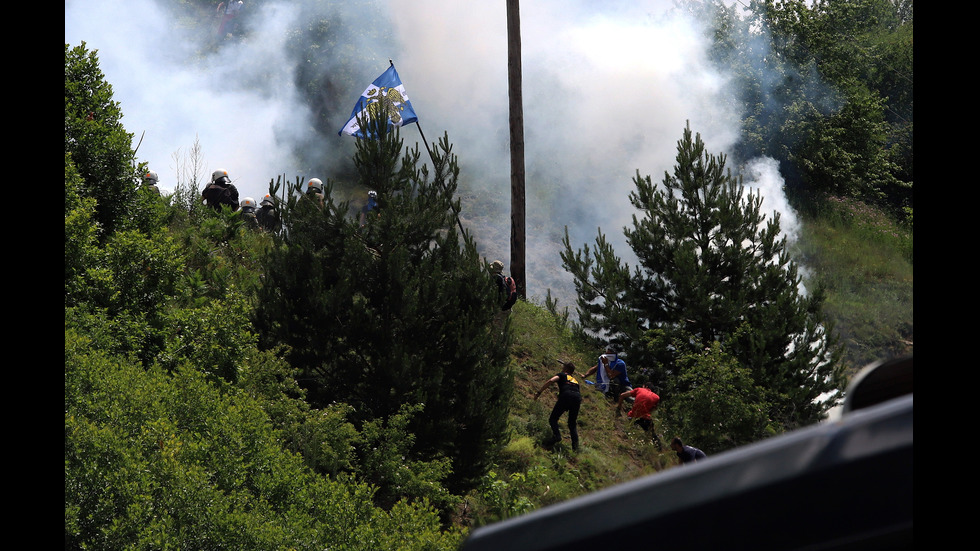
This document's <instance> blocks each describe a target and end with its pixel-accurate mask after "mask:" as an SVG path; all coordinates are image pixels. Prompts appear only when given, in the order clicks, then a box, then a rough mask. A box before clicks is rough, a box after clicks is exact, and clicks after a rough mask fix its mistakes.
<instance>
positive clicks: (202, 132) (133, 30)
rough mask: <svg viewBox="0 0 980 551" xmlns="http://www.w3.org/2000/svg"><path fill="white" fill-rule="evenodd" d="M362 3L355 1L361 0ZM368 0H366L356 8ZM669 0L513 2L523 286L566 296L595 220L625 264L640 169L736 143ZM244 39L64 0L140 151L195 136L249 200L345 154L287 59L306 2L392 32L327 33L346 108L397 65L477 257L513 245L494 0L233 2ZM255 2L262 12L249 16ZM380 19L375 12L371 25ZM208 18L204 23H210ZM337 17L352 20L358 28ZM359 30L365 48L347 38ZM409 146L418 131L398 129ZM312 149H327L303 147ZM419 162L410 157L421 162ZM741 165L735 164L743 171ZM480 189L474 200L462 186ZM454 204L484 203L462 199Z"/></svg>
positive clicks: (693, 36) (499, 24) (502, 10)
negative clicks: (446, 158) (358, 55)
mask: <svg viewBox="0 0 980 551" xmlns="http://www.w3.org/2000/svg"><path fill="white" fill-rule="evenodd" d="M362 4H363V5H362ZM364 5H369V7H370V8H371V10H365V9H364ZM671 5H672V2H671V1H670V0H635V1H610V2H593V1H591V0H537V1H535V2H524V3H522V6H521V14H520V15H521V48H522V73H523V98H524V123H525V129H524V132H525V147H526V150H525V169H526V174H527V178H526V211H527V226H526V227H527V254H526V259H527V283H528V296H529V298H532V299H538V300H540V299H543V297H544V295H545V293H546V292H547V290H548V289H551V290H552V293H553V295H554V296H556V297H559V300H560V306H561V305H565V306H570V307H571V306H572V305H573V303H574V290H573V289H571V279H570V276H569V275H568V274H566V273H565V272H564V270H562V268H561V258H560V257H559V250H560V248H561V242H560V241H561V237H562V236H563V234H564V231H565V228H566V227H567V228H568V231H569V235H570V238H571V242H572V244H573V246H575V247H576V248H577V247H578V246H581V245H584V244H586V243H591V242H592V241H594V239H595V237H596V235H597V231H598V229H599V228H601V230H602V232H603V233H604V234H605V235H606V236H607V237H608V238H609V240H610V241H611V242H612V243H613V244H614V246H615V248H616V250H617V252H618V253H620V254H621V255H622V257H623V258H624V260H626V261H629V259H630V258H631V251H629V249H628V247H627V246H626V244H625V239H624V238H623V236H622V228H623V227H625V226H627V225H629V224H630V223H631V217H632V216H633V214H634V209H633V208H632V206H631V205H630V203H629V200H628V193H629V192H630V191H631V190H632V189H633V182H632V178H633V177H634V176H635V175H636V172H637V171H639V172H640V174H641V175H644V176H645V175H650V176H651V177H652V178H653V180H654V181H659V180H660V179H662V176H663V174H664V172H671V171H672V170H673V165H674V156H675V155H676V147H677V141H678V140H679V139H680V138H681V134H682V131H683V129H684V127H685V126H686V125H687V124H690V127H691V129H692V130H693V131H695V132H698V133H700V134H701V136H702V139H703V140H704V141H705V143H706V145H707V147H708V150H709V152H712V153H724V152H726V151H727V150H728V149H729V148H730V147H731V146H732V144H734V142H735V140H736V138H737V130H738V122H739V118H740V113H739V112H737V111H734V110H733V106H734V105H735V104H736V102H735V101H734V100H733V98H732V97H731V93H732V91H733V90H732V88H731V86H729V83H728V77H727V76H726V75H725V74H723V73H721V72H719V71H718V70H717V69H715V68H714V67H713V66H712V65H711V64H710V63H709V61H708V59H707V48H708V46H709V44H708V41H707V40H706V38H705V34H704V32H703V31H704V29H703V26H702V23H701V22H698V21H695V20H693V19H691V18H690V17H688V16H685V15H682V14H677V13H672V12H671V11H670V7H671ZM245 6H246V7H245V9H246V10H254V12H255V13H253V14H252V17H250V18H249V19H248V21H249V25H250V26H249V28H248V31H249V38H248V40H246V41H226V42H222V43H221V45H220V47H219V48H217V49H212V50H209V53H208V54H207V55H205V56H202V55H200V52H201V51H202V44H204V43H205V42H204V41H205V40H207V39H208V38H209V32H210V29H211V28H212V27H213V24H214V23H213V18H214V14H211V13H202V14H201V17H202V18H203V19H205V20H206V21H205V22H204V23H200V22H198V23H195V24H187V22H186V21H177V20H175V17H174V16H173V15H172V14H171V12H168V11H166V10H165V9H164V8H163V7H162V6H161V4H158V3H157V2H155V1H154V0H127V1H125V2H124V1H121V0H66V3H65V42H66V43H67V44H69V45H70V46H75V45H78V44H79V43H81V42H82V41H84V42H85V43H86V44H87V46H88V47H89V49H92V50H98V55H99V60H100V66H101V68H102V70H103V72H104V73H105V75H106V79H107V80H108V81H109V83H110V84H112V86H113V89H114V97H115V99H116V101H119V102H120V103H121V108H122V112H123V115H124V118H123V124H124V125H125V126H126V128H127V130H128V131H129V132H132V133H134V134H135V138H134V147H135V145H136V141H138V140H139V139H140V137H141V136H142V143H141V144H140V147H139V150H138V152H137V157H138V160H141V161H147V162H148V163H149V166H150V168H151V169H154V170H157V172H159V173H160V176H161V187H162V188H163V189H164V190H165V191H170V190H172V189H173V187H174V185H175V183H176V182H177V181H178V177H179V175H178V174H177V173H176V171H177V166H175V161H174V157H175V153H179V152H186V151H187V149H188V148H189V147H190V146H191V145H192V144H193V143H194V142H195V141H196V140H197V141H199V143H200V145H201V147H202V150H203V156H204V158H205V162H206V165H207V166H206V170H207V173H208V174H210V172H211V171H212V170H215V169H217V168H223V169H225V170H227V171H228V172H229V175H230V176H231V177H232V179H233V180H234V182H235V184H236V186H237V187H238V188H239V191H240V194H241V196H242V197H246V196H251V197H255V198H258V197H262V196H264V195H265V193H267V191H268V183H269V180H270V179H274V178H275V177H276V176H277V175H280V174H286V175H287V177H289V178H292V177H293V176H297V175H305V176H318V177H320V178H322V179H324V180H326V179H327V178H332V177H334V175H332V174H309V173H306V172H300V171H302V170H305V169H304V168H303V167H309V166H320V167H323V166H337V167H341V166H344V165H345V163H346V165H351V164H352V163H351V161H350V155H351V153H352V152H353V143H354V142H353V140H354V138H351V137H349V136H337V135H336V134H334V135H332V136H331V135H327V136H323V135H321V134H318V133H316V132H315V131H313V127H314V124H313V122H312V118H313V116H314V115H313V113H311V111H310V109H309V108H308V106H307V105H305V103H304V102H303V101H302V99H301V94H299V93H298V91H297V90H295V89H294V84H293V83H294V72H295V71H296V70H297V63H298V62H297V61H296V60H292V59H290V57H289V55H288V54H287V53H286V46H287V43H286V41H287V40H288V37H289V36H290V34H289V32H288V29H289V28H290V27H291V26H293V25H295V24H296V18H297V17H299V16H300V14H301V13H309V12H303V10H318V9H319V10H329V11H330V12H331V13H324V14H323V15H324V16H330V17H342V18H345V19H346V20H347V21H348V22H349V23H351V22H357V21H359V19H360V18H362V17H363V14H364V13H365V12H367V11H369V12H370V13H371V14H372V16H371V17H370V18H367V20H364V21H363V24H364V25H371V26H374V27H376V26H378V25H383V26H387V27H388V28H390V29H391V40H390V42H389V43H384V41H380V42H379V41H373V42H366V41H362V40H361V39H360V37H359V36H350V37H338V38H337V39H338V40H339V41H346V42H349V44H350V47H351V48H357V50H356V51H358V52H363V53H364V56H363V57H364V60H365V63H364V64H363V66H361V67H354V68H347V71H348V72H351V73H354V74H356V75H362V77H363V81H362V82H360V83H359V84H358V85H357V87H356V88H355V89H351V90H349V91H348V95H349V105H345V106H342V108H341V109H339V111H340V112H343V113H344V116H343V120H342V119H340V118H338V120H336V121H332V123H333V124H334V126H335V127H336V129H338V130H339V129H340V128H341V127H342V126H343V125H344V123H345V122H346V116H347V114H349V112H350V108H351V107H353V105H354V102H355V101H356V99H357V97H358V96H359V95H360V93H361V92H362V91H363V89H364V87H366V86H367V85H368V84H369V83H370V82H371V81H372V80H373V79H374V78H375V77H377V76H378V75H380V74H381V73H382V72H383V71H384V70H385V69H386V68H387V62H388V59H391V60H393V61H394V63H395V66H396V68H397V69H398V72H399V74H400V76H401V78H402V81H403V84H404V85H405V88H406V90H407V92H408V94H409V96H410V98H411V101H412V104H413V106H414V107H415V110H416V113H417V114H418V116H419V125H420V126H421V129H422V131H424V132H425V138H426V139H427V140H428V141H429V142H433V141H435V140H437V139H439V138H441V137H442V136H443V133H444V132H445V133H447V134H448V137H449V140H450V142H452V143H453V145H454V149H453V151H454V153H456V154H457V155H458V157H459V160H460V164H461V168H462V174H461V178H462V182H461V184H460V189H459V193H460V195H461V197H463V199H464V212H463V213H462V214H463V218H464V225H467V226H468V228H470V229H471V231H473V233H474V235H475V237H476V238H477V241H478V242H479V243H480V244H481V250H482V252H483V254H484V256H486V257H487V259H488V260H493V259H495V258H499V259H501V260H503V261H504V262H505V264H506V263H507V261H508V259H509V258H510V249H509V241H510V160H509V159H510V157H509V126H508V124H509V122H508V83H507V28H506V6H505V2H502V1H501V2H455V1H452V0H416V1H413V2H405V1H398V0H389V1H384V0H378V1H370V0H362V1H361V2H355V1H350V2H327V1H316V0H306V1H305V2H285V1H281V2H280V1H261V2H260V1H259V0H253V2H252V3H249V2H248V1H247V0H246V3H245ZM256 13H257V14H258V16H257V17H256V16H255V15H256ZM379 13H381V14H385V15H386V16H387V21H379V20H377V14H379ZM208 18H211V19H210V20H209V19H208ZM348 28H357V27H356V23H352V24H349V25H348ZM359 41H360V42H362V43H359ZM402 137H403V138H404V139H405V141H406V144H407V145H413V144H414V143H415V142H421V141H422V139H421V137H420V136H419V131H418V129H417V128H416V127H414V125H413V126H410V127H406V128H403V129H402ZM310 155H318V156H321V157H327V159H316V160H311V159H310V158H307V157H308V156H310ZM423 158H424V157H423ZM752 166H754V167H756V168H755V172H753V173H752V174H753V176H752V177H751V178H752V179H753V180H754V181H755V182H757V183H758V186H759V189H760V190H761V191H762V192H763V193H764V196H765V202H764V203H763V206H764V208H765V209H767V210H772V209H779V210H780V212H781V213H782V214H781V216H782V220H783V226H784V228H786V227H787V226H789V222H790V221H792V220H795V215H793V213H792V211H791V210H789V207H788V205H786V203H785V199H784V198H783V195H782V191H781V179H780V177H779V175H778V171H776V170H775V168H774V166H773V165H772V164H756V165H752ZM748 178H749V177H748V176H747V179H748ZM474 197H479V198H480V201H478V202H475V203H470V202H468V201H467V198H474ZM468 204H477V205H480V209H482V211H481V212H467V211H466V206H467V205H468Z"/></svg>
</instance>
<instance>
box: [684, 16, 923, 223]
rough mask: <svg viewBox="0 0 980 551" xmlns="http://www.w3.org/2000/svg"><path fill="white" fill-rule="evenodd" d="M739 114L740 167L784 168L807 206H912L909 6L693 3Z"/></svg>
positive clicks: (791, 188)
mask: <svg viewBox="0 0 980 551" xmlns="http://www.w3.org/2000/svg"><path fill="white" fill-rule="evenodd" d="M686 7H687V9H689V10H691V11H693V12H694V13H695V15H696V16H698V17H699V18H701V19H703V20H708V21H711V22H712V23H711V24H710V25H709V26H708V32H709V33H710V38H711V40H712V42H713V48H712V50H711V54H712V57H713V59H714V61H715V62H716V63H717V64H718V65H719V67H720V68H721V69H723V70H725V71H726V72H727V73H729V74H731V75H732V76H733V80H732V83H733V85H734V86H733V89H734V91H735V93H736V98H737V102H738V108H739V109H740V110H741V111H742V113H743V115H742V129H741V139H740V140H739V143H738V144H737V145H736V146H735V147H734V149H733V151H732V156H733V158H734V160H735V162H736V164H738V163H741V162H744V161H747V160H749V159H752V158H754V157H757V156H761V155H765V156H768V157H771V158H774V159H776V160H777V161H779V163H780V166H779V168H780V173H781V174H782V175H783V176H784V178H785V179H786V188H787V192H788V193H789V194H790V197H791V198H792V199H793V200H794V201H795V202H796V204H797V206H798V207H800V208H809V207H811V206H812V204H813V203H814V202H819V199H820V198H821V197H823V196H824V195H825V194H835V195H839V196H848V197H859V198H861V199H863V200H865V201H868V202H869V203H872V204H877V205H881V206H883V207H887V208H888V209H889V210H890V211H891V212H892V213H896V214H901V213H902V212H903V209H911V207H912V178H913V171H912V122H913V87H912V76H913V64H912V28H913V27H912V0H818V1H815V2H810V1H804V0H758V1H754V2H750V3H749V4H748V7H749V9H748V10H743V9H741V8H740V6H738V5H732V6H730V7H729V6H726V5H725V3H724V2H721V1H718V0H716V1H713V2H704V3H702V2H697V3H694V2H692V3H688V4H687V5H686Z"/></svg>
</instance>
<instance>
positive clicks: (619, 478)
mask: <svg viewBox="0 0 980 551" xmlns="http://www.w3.org/2000/svg"><path fill="white" fill-rule="evenodd" d="M797 254H798V258H799V261H800V262H802V263H803V265H804V266H805V270H804V274H805V275H806V285H807V287H808V288H811V289H813V288H816V287H817V286H818V285H822V286H823V287H824V288H825V290H826V293H827V295H826V303H825V312H826V314H827V315H828V317H829V318H830V319H831V320H832V321H833V323H834V325H835V330H836V331H837V333H838V334H839V335H840V337H841V344H843V345H844V346H845V348H846V353H845V359H844V361H846V362H847V364H848V367H849V370H850V371H851V372H852V373H854V372H856V371H858V370H859V369H860V368H861V367H863V366H864V365H867V364H868V363H870V362H872V361H875V360H879V359H884V358H888V357H892V356H897V355H902V354H911V353H912V325H913V322H912V236H911V232H910V231H909V230H908V229H906V228H905V227H903V226H902V225H901V224H898V223H896V222H894V221H892V220H890V219H889V218H888V217H886V216H884V215H883V214H882V213H881V212H880V211H878V210H876V209H873V208H871V207H868V206H867V205H865V204H863V203H859V202H856V201H843V200H832V201H830V202H828V203H827V206H826V208H825V210H824V211H823V212H820V213H817V214H815V215H812V216H809V217H807V218H806V219H805V222H804V228H803V232H802V235H801V239H800V242H799V249H798V250H797ZM510 321H511V324H512V329H513V331H514V344H513V348H512V351H511V354H512V356H511V357H512V362H513V364H514V368H515V372H516V377H515V385H516V388H515V393H514V397H513V402H512V405H511V413H510V428H511V438H510V442H509V443H508V444H507V446H506V448H505V450H504V453H503V456H502V457H501V459H500V461H499V462H498V465H497V466H496V468H495V469H494V471H493V472H492V473H491V474H490V476H488V477H487V479H486V481H485V483H484V485H483V487H482V488H481V490H480V491H479V492H474V493H473V494H471V495H470V496H468V498H467V500H466V502H465V503H464V506H463V509H462V511H461V517H460V518H459V519H457V520H458V521H459V522H460V523H461V524H464V525H468V526H478V525H480V524H484V523H488V522H492V521H496V520H500V519H503V518H507V517H510V516H515V515H518V514H521V513H524V512H527V511H530V510H533V509H535V508H538V507H541V506H545V505H549V504H551V503H556V502H558V501H562V500H565V499H569V498H573V497H576V496H578V495H582V494H585V493H588V492H591V491H595V490H598V489H600V488H604V487H607V486H611V485H614V484H618V483H621V482H625V481H628V480H631V479H634V478H638V477H642V476H645V475H649V474H654V473H657V472H658V471H662V470H664V469H669V468H673V467H675V466H678V462H677V459H676V457H675V456H674V454H673V453H672V452H671V451H670V450H669V449H666V448H665V450H664V451H660V450H658V449H657V447H656V446H655V445H654V444H653V443H652V442H651V440H650V439H649V437H648V436H647V435H645V434H644V433H643V432H642V431H641V430H639V429H638V428H637V427H634V426H632V425H630V424H628V422H627V421H626V420H625V417H618V418H617V417H615V416H614V407H613V404H611V403H610V402H608V401H607V400H606V399H605V398H604V397H603V396H602V395H600V394H599V392H597V391H594V390H593V387H592V386H590V385H586V388H585V392H584V400H583V403H582V410H581V413H580V415H579V438H580V440H581V442H580V444H581V445H580V449H579V451H578V452H573V451H572V449H571V444H570V441H569V437H568V431H567V425H566V423H565V421H566V420H565V417H563V418H562V421H561V428H562V435H563V437H564V441H563V442H562V443H561V444H557V445H555V446H554V447H553V448H548V447H546V446H545V445H544V442H545V441H546V440H547V439H548V438H549V437H550V429H549V427H548V416H549V414H550V412H551V408H552V406H553V405H554V402H555V392H556V391H555V390H554V389H551V390H549V391H546V392H545V393H544V394H542V396H541V397H540V398H539V399H538V400H534V394H535V392H536V391H537V389H538V388H540V386H541V384H542V383H543V382H544V381H546V380H547V379H548V378H550V377H551V376H553V375H555V374H556V373H557V372H558V370H559V367H560V365H559V363H558V360H561V361H565V362H573V363H574V364H575V366H576V372H577V373H579V374H581V373H583V372H584V371H585V370H586V369H588V367H589V366H591V365H593V364H594V362H595V360H596V357H597V355H598V354H599V352H600V351H598V350H593V349H590V348H586V347H584V346H583V344H582V343H581V342H580V341H579V340H577V339H576V338H575V337H574V335H573V332H572V331H571V330H570V329H569V328H568V327H567V326H566V325H565V324H564V322H563V321H562V320H560V319H558V318H556V317H555V316H553V315H552V314H550V313H549V312H547V311H546V310H545V309H544V308H542V307H541V306H538V305H534V304H529V303H523V302H519V303H518V304H517V305H516V306H515V307H514V308H513V310H512V312H511V314H510ZM627 363H629V362H628V360H627ZM630 368H631V369H633V370H635V369H636V368H637V366H633V365H631V366H630ZM662 399H663V400H670V396H662ZM655 419H656V417H655ZM673 436H675V435H672V434H662V433H661V434H660V437H661V440H663V441H664V442H669V439H670V438H671V437H673Z"/></svg>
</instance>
